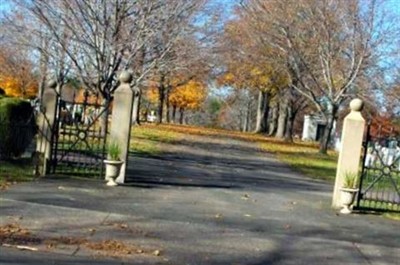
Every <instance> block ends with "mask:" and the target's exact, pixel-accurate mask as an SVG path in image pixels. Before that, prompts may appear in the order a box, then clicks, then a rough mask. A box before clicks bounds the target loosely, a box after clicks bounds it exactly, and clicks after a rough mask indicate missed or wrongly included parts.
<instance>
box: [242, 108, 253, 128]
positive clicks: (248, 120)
mask: <svg viewBox="0 0 400 265" xmlns="http://www.w3.org/2000/svg"><path fill="white" fill-rule="evenodd" d="M250 105H251V102H250V101H248V102H247V106H246V116H245V118H244V121H243V129H242V131H243V132H248V131H249V123H250V111H251V109H250V107H251V106H250Z"/></svg>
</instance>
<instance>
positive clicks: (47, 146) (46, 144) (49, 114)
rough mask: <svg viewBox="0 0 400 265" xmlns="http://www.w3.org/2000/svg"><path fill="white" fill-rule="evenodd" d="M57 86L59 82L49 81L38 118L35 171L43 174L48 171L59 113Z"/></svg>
mask: <svg viewBox="0 0 400 265" xmlns="http://www.w3.org/2000/svg"><path fill="white" fill-rule="evenodd" d="M56 87H57V82H56V81H55V80H51V81H49V82H48V83H47V86H46V88H45V90H44V92H43V96H42V102H41V111H40V114H39V115H38V119H37V123H38V128H39V133H38V139H37V142H36V151H37V157H36V159H37V161H36V169H35V171H36V172H35V173H36V174H37V175H42V176H44V175H45V174H46V173H47V170H48V167H49V161H50V159H51V141H52V138H53V132H54V130H53V129H54V122H55V120H56V115H57V100H58V95H57V92H56Z"/></svg>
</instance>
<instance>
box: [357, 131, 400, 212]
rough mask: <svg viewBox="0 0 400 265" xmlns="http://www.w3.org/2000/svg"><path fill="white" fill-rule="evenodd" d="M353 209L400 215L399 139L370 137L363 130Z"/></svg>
mask: <svg viewBox="0 0 400 265" xmlns="http://www.w3.org/2000/svg"><path fill="white" fill-rule="evenodd" d="M362 165H363V167H362V173H361V178H360V184H359V185H360V186H359V189H360V190H359V193H358V199H357V208H364V209H371V210H382V211H396V212H397V211H400V136H399V135H397V136H386V137H381V136H377V137H375V136H372V135H371V133H370V127H368V129H367V135H366V140H365V142H364V157H363V164H362Z"/></svg>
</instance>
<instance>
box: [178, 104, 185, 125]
mask: <svg viewBox="0 0 400 265" xmlns="http://www.w3.org/2000/svg"><path fill="white" fill-rule="evenodd" d="M184 112H185V109H184V108H180V109H179V113H180V116H179V124H183V117H184V116H183V115H184Z"/></svg>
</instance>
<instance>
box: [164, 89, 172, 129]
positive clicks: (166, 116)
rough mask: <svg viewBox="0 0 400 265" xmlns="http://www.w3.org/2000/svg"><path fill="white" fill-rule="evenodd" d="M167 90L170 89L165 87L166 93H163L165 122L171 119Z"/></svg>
mask: <svg viewBox="0 0 400 265" xmlns="http://www.w3.org/2000/svg"><path fill="white" fill-rule="evenodd" d="M169 91H170V89H167V90H166V93H165V120H166V122H167V123H170V121H171V119H170V118H171V117H170V115H171V110H170V105H169Z"/></svg>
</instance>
